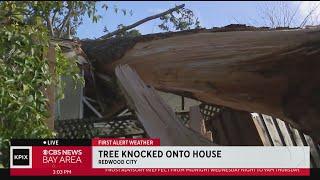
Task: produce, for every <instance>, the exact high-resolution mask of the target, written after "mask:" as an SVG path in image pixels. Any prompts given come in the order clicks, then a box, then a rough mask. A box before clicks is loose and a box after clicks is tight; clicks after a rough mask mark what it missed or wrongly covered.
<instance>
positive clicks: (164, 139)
mask: <svg viewBox="0 0 320 180" xmlns="http://www.w3.org/2000/svg"><path fill="white" fill-rule="evenodd" d="M115 73H116V76H117V78H118V81H119V84H120V87H121V89H122V91H123V93H124V95H125V97H126V99H127V102H128V104H129V106H130V107H131V108H133V109H134V110H135V111H136V114H137V117H138V119H139V120H140V122H141V123H142V124H143V126H144V128H145V130H146V131H147V133H148V135H149V136H150V137H153V138H160V143H161V145H214V144H213V143H211V142H210V141H208V140H207V139H205V138H204V137H202V136H201V134H199V133H197V132H195V131H193V130H191V129H188V128H187V127H185V126H184V125H183V124H182V123H181V122H180V121H179V119H178V117H177V116H176V115H175V113H174V112H173V110H172V109H171V108H170V107H169V106H168V105H167V104H166V103H165V101H164V100H163V99H162V98H161V97H160V96H159V95H158V94H157V92H156V91H155V89H154V88H153V87H151V86H148V85H146V84H145V83H144V82H143V81H142V80H141V79H140V77H139V76H138V74H137V73H136V72H135V71H134V70H132V69H131V68H130V67H129V66H128V65H120V66H118V67H116V69H115Z"/></svg>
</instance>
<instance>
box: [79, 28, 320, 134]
mask: <svg viewBox="0 0 320 180" xmlns="http://www.w3.org/2000/svg"><path fill="white" fill-rule="evenodd" d="M212 31H213V30H199V31H197V33H194V32H193V33H188V32H182V33H171V34H166V35H159V36H158V37H150V35H146V36H144V37H140V39H139V40H136V39H134V40H133V41H134V43H132V44H130V45H128V44H129V43H127V44H125V46H127V49H126V50H125V51H124V52H121V53H120V55H119V54H118V55H115V54H112V53H111V54H110V53H109V54H108V53H107V51H104V49H103V47H105V48H107V47H110V46H107V44H106V42H108V41H105V42H103V41H96V42H93V41H92V42H90V43H88V44H87V45H85V46H86V47H85V51H86V53H87V54H88V55H89V57H90V56H91V57H92V59H94V60H96V61H97V62H96V65H97V66H96V67H97V71H100V72H102V73H109V74H110V73H112V71H113V70H114V68H115V67H116V66H117V65H119V64H129V65H130V66H131V67H132V68H134V69H135V70H136V71H137V73H138V74H139V76H140V77H141V78H142V80H143V81H144V82H145V83H147V84H149V85H151V86H153V87H155V88H157V89H159V90H164V91H170V92H175V93H178V94H183V95H184V96H189V97H193V98H196V99H198V100H201V101H204V102H208V103H214V104H217V105H222V106H227V107H230V108H233V109H238V110H244V111H249V112H258V113H263V114H268V115H271V116H274V117H278V118H281V119H283V120H285V121H287V122H289V123H290V124H292V125H293V126H294V127H296V128H298V129H301V130H303V131H304V132H305V133H307V134H309V135H311V136H313V137H315V138H316V139H318V140H319V139H320V131H319V129H320V120H319V118H320V31H319V29H314V30H282V31H279V30H272V31H256V30H255V29H254V30H253V31H233V32H217V31H216V32H215V33H213V32H212ZM218 31H223V29H222V30H218ZM115 42H116V41H115ZM108 43H109V42H108ZM111 44H112V41H111ZM114 45H117V43H115V44H113V46H114ZM119 45H120V44H119ZM89 46H90V47H89ZM116 50H118V51H119V49H116ZM103 54H105V55H104V56H103Z"/></svg>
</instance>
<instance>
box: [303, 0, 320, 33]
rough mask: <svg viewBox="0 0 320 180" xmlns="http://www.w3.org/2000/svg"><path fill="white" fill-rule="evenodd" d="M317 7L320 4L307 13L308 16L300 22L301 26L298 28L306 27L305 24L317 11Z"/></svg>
mask: <svg viewBox="0 0 320 180" xmlns="http://www.w3.org/2000/svg"><path fill="white" fill-rule="evenodd" d="M319 6H320V3H319V4H318V5H317V6H316V7H314V8H313V9H312V10H311V11H310V12H309V14H308V15H307V16H306V17H305V18H304V19H303V21H302V22H301V24H300V26H299V27H300V28H302V27H303V26H305V25H306V23H307V22H308V20H309V18H310V16H311V15H312V14H313V13H314V12H315V11H316V10H317V9H318V7H319Z"/></svg>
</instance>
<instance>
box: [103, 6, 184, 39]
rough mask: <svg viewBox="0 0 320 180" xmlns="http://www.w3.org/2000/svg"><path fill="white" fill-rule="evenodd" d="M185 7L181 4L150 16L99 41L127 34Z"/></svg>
mask: <svg viewBox="0 0 320 180" xmlns="http://www.w3.org/2000/svg"><path fill="white" fill-rule="evenodd" d="M184 6H185V4H181V5H179V6H176V7H175V8H171V9H169V10H167V11H165V12H162V13H159V14H156V15H153V16H149V17H147V18H144V19H142V20H140V21H138V22H136V23H133V24H131V25H129V26H124V27H123V28H121V29H118V30H116V31H113V32H111V33H108V34H106V35H104V36H101V37H100V38H99V39H107V38H109V37H112V36H114V35H117V34H120V33H122V32H125V31H127V30H129V29H132V28H135V27H137V26H139V25H141V24H143V23H145V22H147V21H150V20H153V19H157V18H160V17H162V16H164V15H167V14H170V13H172V12H174V11H177V10H178V9H181V8H183V7H184Z"/></svg>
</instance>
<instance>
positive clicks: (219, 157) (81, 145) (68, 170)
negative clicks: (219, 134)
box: [10, 138, 310, 176]
mask: <svg viewBox="0 0 320 180" xmlns="http://www.w3.org/2000/svg"><path fill="white" fill-rule="evenodd" d="M309 168H310V148H309V147H307V146H301V147H299V146H295V147H290V146H289V147H288V146H287V147H279V146H278V147H277V146H273V147H267V146H160V140H159V139H146V138H141V139H120V138H112V139H110V138H95V139H92V140H66V139H42V140H36V139H34V140H12V141H11V147H10V174H11V175H12V176H20V175H22V176H25V175H31V176H48V175H52V176H80V175H88V176H89V175H90V176H119V175H120V176H127V175H128V176H132V175H151V176H152V175H153V176H158V175H182V176H183V175H203V176H209V175H211V176H219V175H223V176H225V175H231V176H233V175H269V176H274V175H283V176H287V175H299V176H308V175H310V169H309Z"/></svg>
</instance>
